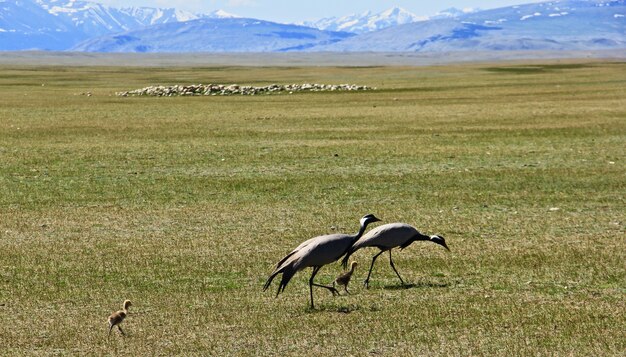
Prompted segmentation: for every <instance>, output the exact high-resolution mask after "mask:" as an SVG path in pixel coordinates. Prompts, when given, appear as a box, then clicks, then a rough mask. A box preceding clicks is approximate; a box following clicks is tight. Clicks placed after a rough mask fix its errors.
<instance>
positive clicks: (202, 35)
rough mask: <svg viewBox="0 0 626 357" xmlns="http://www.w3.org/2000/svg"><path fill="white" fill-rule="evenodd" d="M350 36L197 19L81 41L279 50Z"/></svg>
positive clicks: (93, 48)
mask: <svg viewBox="0 0 626 357" xmlns="http://www.w3.org/2000/svg"><path fill="white" fill-rule="evenodd" d="M351 36H353V35H352V34H349V33H346V32H332V31H321V30H318V29H313V28H309V27H304V26H297V25H284V24H278V23H275V22H269V21H261V20H256V19H244V18H229V19H199V20H193V21H186V22H178V23H169V24H161V25H154V26H150V27H147V28H143V29H141V30H136V31H128V32H124V33H119V34H114V35H108V36H103V37H98V38H94V39H90V40H87V41H84V42H82V43H80V44H78V45H77V46H75V47H74V48H72V50H73V51H87V52H280V51H304V50H307V49H309V48H312V47H315V46H319V45H326V44H331V43H334V42H338V41H341V40H344V39H346V38H348V37H351Z"/></svg>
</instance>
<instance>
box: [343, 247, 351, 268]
mask: <svg viewBox="0 0 626 357" xmlns="http://www.w3.org/2000/svg"><path fill="white" fill-rule="evenodd" d="M352 253H354V251H352V250H349V251H348V252H347V253H346V255H345V256H344V257H343V259H342V260H341V266H342V267H343V268H344V269H347V268H348V260H350V256H351V255H352Z"/></svg>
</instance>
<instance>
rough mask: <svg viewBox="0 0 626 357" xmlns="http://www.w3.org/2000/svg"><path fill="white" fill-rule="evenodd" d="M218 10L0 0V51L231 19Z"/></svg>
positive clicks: (51, 47)
mask: <svg viewBox="0 0 626 357" xmlns="http://www.w3.org/2000/svg"><path fill="white" fill-rule="evenodd" d="M232 17H236V15H232V14H228V13H226V12H224V11H221V10H218V11H214V12H212V13H209V14H193V13H190V12H186V11H180V10H176V9H172V8H168V9H160V8H148V7H128V8H122V9H118V8H114V7H109V6H105V5H102V4H98V3H95V2H91V1H83V0H0V50H22V49H47V50H65V49H68V48H70V47H72V46H74V45H75V44H76V43H78V42H80V41H82V40H85V39H88V38H91V37H96V36H102V35H106V34H112V33H117V32H123V31H130V30H134V29H139V28H142V27H145V26H150V25H156V24H164V23H171V22H181V21H189V20H195V19H199V18H232Z"/></svg>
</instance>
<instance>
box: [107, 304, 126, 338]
mask: <svg viewBox="0 0 626 357" xmlns="http://www.w3.org/2000/svg"><path fill="white" fill-rule="evenodd" d="M131 305H132V303H131V302H130V300H124V309H123V310H119V311H117V312H114V313H112V314H111V316H109V336H110V335H111V330H113V327H114V326H117V328H118V329H119V330H120V332H121V333H122V335H124V330H122V327H121V326H120V324H121V323H122V321H124V319H125V318H126V315H128V308H129V307H130V306H131Z"/></svg>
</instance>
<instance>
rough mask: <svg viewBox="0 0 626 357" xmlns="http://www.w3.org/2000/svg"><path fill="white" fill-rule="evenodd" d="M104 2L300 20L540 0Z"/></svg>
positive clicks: (431, 11)
mask: <svg viewBox="0 0 626 357" xmlns="http://www.w3.org/2000/svg"><path fill="white" fill-rule="evenodd" d="M92 1H94V2H99V3H103V4H107V5H112V6H118V7H124V6H147V7H174V8H177V9H181V10H187V11H191V12H205V13H206V12H211V11H214V10H218V9H222V10H224V11H227V12H230V13H233V14H236V15H240V16H244V17H253V18H257V19H262V20H269V21H277V22H299V21H304V20H316V19H320V18H322V17H331V16H343V15H348V14H354V13H362V12H365V11H368V10H371V11H372V12H375V13H376V12H381V11H384V10H387V9H389V8H391V7H393V6H399V7H402V8H404V9H406V10H408V11H411V12H412V13H414V14H416V15H418V16H422V15H432V14H434V13H436V12H438V11H440V10H444V9H447V8H450V7H456V8H458V9H463V8H481V9H492V8H496V7H502V6H509V5H516V4H525V3H531V2H541V0H539V1H533V0H491V1H482V0H469V1H455V0H440V1H421V0H393V1H387V0H378V1H376V0H92Z"/></svg>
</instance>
